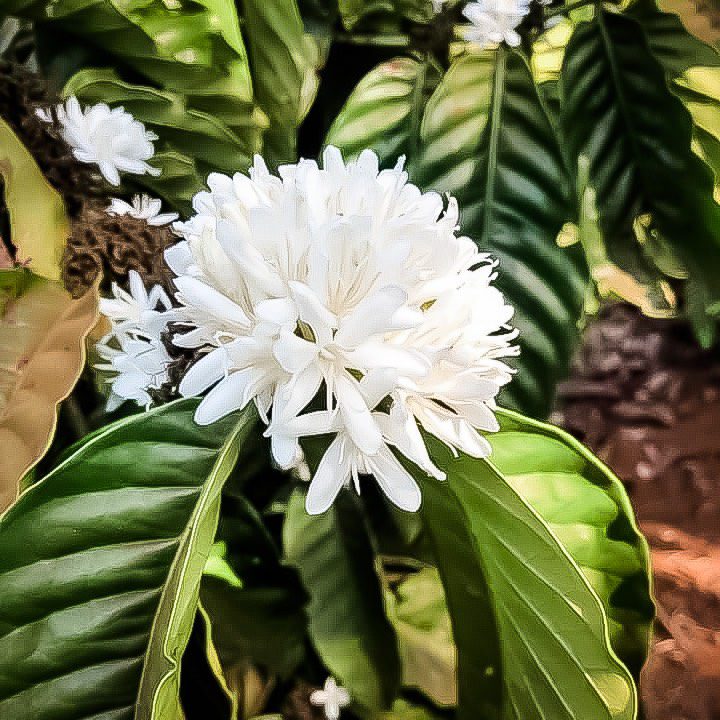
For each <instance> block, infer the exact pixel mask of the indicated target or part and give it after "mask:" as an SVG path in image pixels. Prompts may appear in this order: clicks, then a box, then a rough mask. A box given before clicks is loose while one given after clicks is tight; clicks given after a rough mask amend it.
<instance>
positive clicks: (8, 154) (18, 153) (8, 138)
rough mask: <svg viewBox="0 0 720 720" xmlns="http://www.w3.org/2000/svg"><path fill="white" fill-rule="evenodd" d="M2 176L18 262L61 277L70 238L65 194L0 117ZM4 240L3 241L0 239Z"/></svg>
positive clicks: (47, 276)
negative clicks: (59, 192) (61, 263)
mask: <svg viewBox="0 0 720 720" xmlns="http://www.w3.org/2000/svg"><path fill="white" fill-rule="evenodd" d="M0 176H1V177H2V181H3V188H2V190H3V197H4V201H5V206H6V207H7V210H8V213H9V215H10V229H11V230H10V232H11V237H10V238H6V239H9V240H10V241H11V242H12V244H13V245H14V246H15V250H16V255H17V257H16V259H17V260H18V262H22V263H29V266H30V267H31V268H32V270H33V272H34V273H36V274H37V275H40V276H42V277H45V278H48V279H49V280H60V275H61V268H60V260H61V258H62V254H63V250H64V249H65V245H66V243H67V240H68V238H69V237H70V224H69V222H68V218H67V215H66V213H65V207H64V205H63V201H62V197H60V195H59V194H58V193H57V192H56V191H55V190H54V189H53V188H52V187H51V185H50V184H49V183H48V181H47V180H46V179H45V176H44V175H43V173H42V171H41V170H40V168H39V167H38V166H37V163H36V162H35V160H34V158H33V156H32V155H31V154H30V151H29V150H28V149H27V148H26V147H25V146H24V145H23V144H22V142H21V141H20V139H19V138H18V137H17V135H15V133H14V132H13V131H12V129H11V128H10V126H9V125H8V124H7V123H6V122H5V121H4V120H3V119H2V118H0ZM0 242H1V241H0Z"/></svg>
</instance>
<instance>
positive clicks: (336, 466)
mask: <svg viewBox="0 0 720 720" xmlns="http://www.w3.org/2000/svg"><path fill="white" fill-rule="evenodd" d="M343 445H344V442H343V440H342V439H341V438H340V437H337V438H335V440H333V441H332V443H330V447H329V448H328V449H327V450H326V452H325V454H324V455H323V457H322V460H320V464H319V465H318V468H317V470H316V472H315V476H314V477H313V479H312V480H311V481H310V488H309V490H308V494H307V497H306V498H305V509H306V510H307V511H308V513H309V514H310V515H320V514H321V513H324V512H325V511H326V510H328V509H329V508H330V506H331V505H332V504H333V502H334V501H335V498H336V497H337V496H338V493H339V492H340V490H341V489H342V487H343V485H346V484H347V483H348V482H349V481H350V458H349V457H348V453H347V452H344V448H343Z"/></svg>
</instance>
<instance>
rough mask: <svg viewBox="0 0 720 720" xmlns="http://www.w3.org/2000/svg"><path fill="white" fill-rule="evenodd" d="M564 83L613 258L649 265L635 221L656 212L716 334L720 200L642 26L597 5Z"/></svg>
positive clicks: (705, 337)
mask: <svg viewBox="0 0 720 720" xmlns="http://www.w3.org/2000/svg"><path fill="white" fill-rule="evenodd" d="M561 83H562V97H563V110H562V112H563V125H564V129H565V134H566V138H567V142H568V146H569V149H570V153H571V156H572V159H573V162H575V163H577V162H578V158H579V157H580V156H581V155H584V156H586V157H587V159H588V162H589V181H590V184H591V185H592V186H593V187H594V189H595V191H596V197H597V204H598V212H599V219H600V226H601V228H602V230H603V233H604V235H605V238H606V244H607V248H608V252H609V254H610V257H611V259H612V260H613V261H614V262H616V263H617V264H618V265H620V267H622V268H623V269H626V270H629V271H631V272H635V273H636V274H638V276H639V277H641V278H642V277H643V276H644V275H646V274H647V272H646V270H645V269H644V267H643V265H644V262H645V261H644V258H643V254H642V249H641V248H640V247H639V245H638V244H637V243H636V242H635V240H634V235H633V222H634V221H635V219H636V217H637V216H638V215H640V214H642V213H651V214H652V218H653V221H654V224H655V225H656V227H657V230H658V231H659V232H660V234H661V235H662V236H663V238H664V239H666V240H667V241H668V243H669V244H670V246H671V248H672V249H673V250H674V251H675V252H676V253H677V254H678V256H679V257H680V258H681V259H682V261H683V262H684V264H685V265H686V267H687V269H688V271H689V284H688V291H687V299H688V305H689V306H690V307H689V308H688V312H689V313H690V314H691V317H692V319H693V322H694V323H695V325H696V330H697V332H698V334H699V336H700V339H701V340H702V341H703V342H705V343H708V342H710V341H711V339H712V336H713V327H712V324H710V323H709V322H708V321H707V320H706V318H705V315H704V313H705V310H706V309H707V308H708V307H709V306H710V305H711V304H712V303H713V302H714V301H716V300H718V299H719V298H720V207H719V206H718V205H717V204H716V203H715V201H714V200H713V178H712V174H711V172H710V170H709V169H708V168H707V166H705V164H704V163H703V162H702V161H701V160H700V159H699V158H698V157H697V156H696V155H695V154H694V153H693V152H692V151H691V147H690V144H691V136H692V121H691V118H690V115H689V113H688V112H687V110H686V109H685V108H684V107H683V105H682V103H681V102H680V100H678V98H676V97H675V96H674V95H673V94H672V93H671V92H670V91H669V90H668V87H667V83H666V79H665V72H664V70H663V68H662V66H661V65H660V64H659V62H658V61H657V60H656V59H655V57H654V56H653V53H652V51H651V50H650V47H649V45H648V41H647V38H646V35H645V33H644V32H643V30H642V28H641V26H640V25H639V24H638V23H637V22H636V21H635V20H633V19H631V18H628V17H624V16H621V15H617V14H614V13H609V12H607V11H605V10H603V9H602V8H600V7H598V10H597V12H596V15H595V18H594V19H593V21H592V22H585V23H581V24H579V25H578V27H577V29H576V31H575V33H574V34H573V36H572V38H571V39H570V43H569V44H568V47H567V51H566V53H565V60H564V63H563V69H562V78H561ZM680 179H682V180H681V181H680Z"/></svg>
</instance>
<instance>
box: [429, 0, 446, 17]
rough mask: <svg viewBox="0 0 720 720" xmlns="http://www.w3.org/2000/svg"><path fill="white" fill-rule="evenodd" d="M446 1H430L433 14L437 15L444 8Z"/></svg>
mask: <svg viewBox="0 0 720 720" xmlns="http://www.w3.org/2000/svg"><path fill="white" fill-rule="evenodd" d="M446 2H447V0H431V3H432V9H433V12H434V13H435V14H436V15H437V14H438V13H441V12H442V11H443V9H444V8H445V3H446Z"/></svg>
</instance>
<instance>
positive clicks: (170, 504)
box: [0, 400, 253, 720]
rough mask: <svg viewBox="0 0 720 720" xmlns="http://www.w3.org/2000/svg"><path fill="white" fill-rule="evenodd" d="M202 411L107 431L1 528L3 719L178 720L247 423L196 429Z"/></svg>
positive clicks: (231, 420)
mask: <svg viewBox="0 0 720 720" xmlns="http://www.w3.org/2000/svg"><path fill="white" fill-rule="evenodd" d="M197 404H198V401H197V400H182V401H178V402H175V403H171V404H168V405H165V406H163V407H161V408H159V409H157V410H153V411H150V412H148V413H143V414H140V415H135V416H132V417H130V418H127V419H125V420H121V421H119V422H117V423H114V424H112V425H109V426H107V427H106V428H105V429H104V430H103V431H102V432H100V433H98V434H96V435H94V436H93V438H92V439H91V440H90V441H89V442H88V443H87V444H85V445H84V446H82V447H81V448H80V449H79V450H78V451H77V452H75V453H74V454H73V455H72V456H70V457H69V458H67V459H66V460H65V461H64V462H63V463H62V464H60V465H59V466H57V467H56V468H55V469H54V470H53V471H52V472H51V473H50V474H49V475H47V476H46V477H45V478H44V479H43V480H41V481H40V482H38V483H37V484H35V485H33V486H32V487H31V488H30V489H29V490H27V491H26V492H25V493H24V494H23V495H22V497H21V498H20V499H19V500H18V502H17V503H16V504H15V505H14V506H13V507H11V508H10V510H9V511H8V512H7V513H6V514H5V516H4V517H3V518H2V520H1V521H0V543H2V547H3V553H2V555H0V607H2V612H1V613H0V716H1V717H12V718H13V719H14V720H24V719H25V718H28V719H30V718H32V719H33V720H51V719H52V720H57V719H58V718H61V717H62V718H63V720H76V719H77V720H80V719H81V718H87V717H91V716H92V717H103V716H104V717H107V718H110V717H112V718H134V719H135V720H150V719H155V720H160V719H162V720H165V718H173V719H174V718H176V717H179V716H180V704H179V703H180V700H179V684H180V678H179V669H180V661H181V656H182V653H183V651H184V649H185V646H186V644H187V641H188V638H189V636H190V632H191V628H192V625H193V622H194V619H195V611H196V607H197V599H198V590H199V585H200V576H201V573H202V569H203V567H204V564H205V560H206V558H207V555H208V552H209V550H210V546H211V544H212V540H213V536H214V533H215V527H216V523H217V517H218V511H219V503H220V491H221V488H222V484H223V482H224V481H225V478H226V477H227V474H228V473H229V471H230V469H231V468H232V465H233V463H234V461H235V459H236V458H237V453H238V446H239V444H241V443H242V442H243V439H244V436H245V435H246V434H247V433H248V432H249V430H250V429H251V428H252V427H253V423H252V422H251V421H250V417H251V415H252V413H251V412H249V411H248V412H246V413H244V414H238V413H235V414H233V415H231V416H228V417H226V418H224V419H223V420H220V421H219V422H217V423H215V424H214V425H211V426H206V427H201V426H198V425H196V424H195V422H194V421H193V414H194V412H195V409H196V407H197ZM28 647H32V648H33V652H32V653H28Z"/></svg>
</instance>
